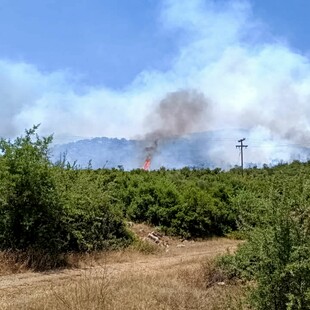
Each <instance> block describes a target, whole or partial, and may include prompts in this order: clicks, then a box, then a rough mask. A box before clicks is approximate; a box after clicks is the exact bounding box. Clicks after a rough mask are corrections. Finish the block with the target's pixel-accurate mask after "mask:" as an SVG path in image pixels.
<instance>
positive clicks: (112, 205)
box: [0, 127, 310, 310]
mask: <svg viewBox="0 0 310 310" xmlns="http://www.w3.org/2000/svg"><path fill="white" fill-rule="evenodd" d="M36 129H37V128H36V127H34V128H32V129H30V130H27V131H26V133H25V135H24V136H21V137H19V138H17V139H16V140H14V141H13V142H12V141H8V140H4V139H2V140H1V141H0V148H1V155H0V249H1V250H3V251H6V252H4V253H20V254H19V255H17V256H16V257H17V260H18V259H19V258H20V259H21V260H25V259H24V258H22V257H23V255H25V253H27V254H26V255H27V264H28V265H29V266H31V267H33V268H38V269H44V268H46V267H50V268H53V267H57V266H61V265H65V264H66V263H67V259H66V256H67V255H69V254H71V253H89V252H92V251H101V250H106V249H118V248H122V247H127V246H128V245H130V244H132V243H133V242H134V241H135V238H136V237H135V236H134V235H133V233H132V232H130V231H129V229H128V227H127V226H126V224H125V223H126V222H127V221H133V222H145V223H148V224H150V225H153V226H156V227H157V229H159V230H161V231H162V232H163V233H165V234H169V235H172V236H178V237H181V238H184V239H191V238H195V239H197V238H209V237H212V236H238V237H241V238H243V239H245V240H246V242H245V243H244V244H243V245H242V246H241V247H240V249H239V250H238V251H237V252H236V254H234V255H226V256H224V257H222V258H221V259H219V260H218V261H217V265H216V266H217V267H216V268H218V270H221V272H222V274H225V277H227V279H228V280H232V279H234V280H236V281H237V280H238V281H241V282H242V283H247V285H248V287H249V291H250V294H249V299H248V306H247V307H251V308H253V309H278V310H281V309H292V310H293V309H310V259H309V257H310V255H309V254H310V242H309V240H310V238H309V228H310V221H309V213H310V203H309V202H310V177H309V176H310V162H306V163H300V162H297V161H296V162H293V163H291V164H279V165H277V166H274V167H268V166H266V165H265V166H264V167H263V168H261V169H258V168H252V169H246V170H245V171H244V174H243V175H242V174H241V171H240V169H239V168H235V169H231V170H230V171H221V170H220V169H214V170H210V169H195V168H183V169H181V170H166V169H165V168H161V169H159V170H157V171H150V172H147V171H142V170H140V169H138V170H133V171H124V170H123V169H97V170H92V169H91V167H89V169H78V168H77V167H76V166H75V165H70V164H68V163H66V161H65V160H62V161H59V162H58V163H56V164H52V163H51V162H50V160H49V153H48V147H49V144H50V142H51V139H52V138H51V137H47V138H41V137H39V136H38V135H37V134H36ZM140 246H142V245H140ZM143 247H145V245H143ZM148 250H149V249H146V251H148ZM7 255H8V254H7ZM10 255H11V254H10ZM10 257H11V256H10ZM42 257H44V259H42ZM51 262H53V263H51ZM214 272H215V274H216V272H218V271H214ZM241 282H240V283H241ZM238 283H239V282H238ZM184 309H186V308H184Z"/></svg>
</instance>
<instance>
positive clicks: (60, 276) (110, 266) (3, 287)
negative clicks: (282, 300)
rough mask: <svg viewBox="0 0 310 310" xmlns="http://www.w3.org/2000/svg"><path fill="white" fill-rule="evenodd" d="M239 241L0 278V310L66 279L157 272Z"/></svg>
mask: <svg viewBox="0 0 310 310" xmlns="http://www.w3.org/2000/svg"><path fill="white" fill-rule="evenodd" d="M238 244H239V242H238V241H235V240H229V239H214V240H209V241H204V242H185V243H182V245H180V244H179V245H177V244H173V245H172V246H170V247H169V251H168V252H162V253H159V254H155V255H141V254H137V253H136V254H133V255H128V253H112V254H109V255H107V257H105V258H104V259H103V260H101V262H99V263H97V265H95V266H92V267H85V268H81V269H65V270H57V271H54V272H45V273H34V272H27V273H22V274H14V275H9V276H2V277H0V300H1V301H0V309H1V308H4V307H6V309H7V307H8V306H9V308H11V309H18V308H19V306H21V305H22V304H24V303H25V302H27V301H30V300H31V299H32V298H37V297H38V295H42V296H44V293H46V292H47V291H49V290H52V289H53V288H55V287H58V286H60V285H61V284H63V283H65V282H66V281H69V280H70V281H71V280H73V281H78V280H79V278H83V276H85V274H87V276H89V275H94V276H98V274H100V273H103V272H104V273H105V274H109V276H112V277H117V276H118V274H120V273H123V272H126V271H128V270H130V271H131V272H143V273H148V272H151V271H152V272H154V270H155V271H156V270H159V271H160V270H163V269H166V268H170V267H173V266H174V265H176V264H186V263H187V262H189V261H192V260H194V259H200V258H204V257H206V258H207V257H215V256H216V255H219V254H223V253H226V252H227V251H230V252H232V251H234V250H235V249H236V247H237V245H238Z"/></svg>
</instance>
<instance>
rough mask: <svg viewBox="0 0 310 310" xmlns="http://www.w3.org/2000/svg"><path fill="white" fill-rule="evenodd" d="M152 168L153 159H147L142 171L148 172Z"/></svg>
mask: <svg viewBox="0 0 310 310" xmlns="http://www.w3.org/2000/svg"><path fill="white" fill-rule="evenodd" d="M150 166H151V158H149V157H147V159H146V160H145V162H144V165H143V168H142V169H143V170H145V171H147V170H149V169H150Z"/></svg>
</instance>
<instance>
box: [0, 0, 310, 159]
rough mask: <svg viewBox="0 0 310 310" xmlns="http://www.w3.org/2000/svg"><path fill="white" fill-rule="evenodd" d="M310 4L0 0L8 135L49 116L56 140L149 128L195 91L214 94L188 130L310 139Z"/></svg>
mask: <svg viewBox="0 0 310 310" xmlns="http://www.w3.org/2000/svg"><path fill="white" fill-rule="evenodd" d="M309 13H310V1H309V0H287V1H284V0H282V1H280V0H27V1H25V0H0V136H2V137H14V136H15V135H17V134H20V133H21V132H23V130H24V129H25V128H29V127H30V126H32V125H33V124H38V123H41V127H40V130H41V133H42V134H50V133H54V134H55V137H56V139H58V140H57V141H64V140H61V139H64V137H67V138H71V137H75V136H77V137H95V136H108V137H125V138H139V137H144V136H145V135H146V134H147V133H149V132H152V131H154V130H160V128H158V125H159V124H161V121H159V122H157V123H156V122H148V120H149V119H150V114H151V115H152V113H156V112H154V111H156V108H157V107H158V105H159V103H160V102H161V101H162V100H164V98H166V97H167V96H168V98H170V97H171V95H169V94H171V93H175V92H180V93H182V92H183V93H184V92H185V93H186V91H187V90H189V91H190V92H191V91H195V92H198V93H199V94H201V98H205V99H204V100H206V101H207V102H208V105H207V106H208V109H206V110H205V111H204V112H203V113H204V114H203V115H202V117H200V121H199V122H197V123H195V126H194V127H191V131H204V130H216V129H225V130H227V129H228V130H229V129H230V128H239V129H245V130H247V131H248V132H249V136H248V139H249V140H250V139H252V146H253V143H254V141H256V142H257V143H265V142H266V141H267V142H268V141H282V143H284V144H286V145H288V144H294V145H302V146H310V140H309V139H308V136H310V104H309V102H310V86H309V85H310V63H309V55H310V53H309V52H310V31H309V26H310V19H309V18H308V17H309ZM169 96H170V97H169ZM172 110H173V109H172ZM226 132H227V131H226ZM228 132H229V131H228ZM230 138H231V139H232V141H234V140H235V139H236V138H237V137H230ZM239 138H240V137H239ZM223 141H224V139H223ZM267 142H266V143H267ZM229 143H230V146H229V147H231V144H232V143H234V142H231V141H230V142H229ZM268 143H269V142H268ZM272 145H273V144H268V147H267V146H266V147H264V151H263V153H264V154H263V155H264V156H265V157H264V158H263V160H266V158H267V159H268V156H269V155H270V154H271V153H273V154H274V152H275V149H274V148H273V147H272ZM223 147H226V146H225V145H224V146H223ZM251 149H252V150H253V151H252V152H255V149H254V146H253V147H252V148H251ZM248 152H250V150H249V151H248ZM219 154H220V155H219ZM223 154H225V152H223V149H214V156H215V157H216V156H224V155H223ZM261 155H262V151H261V152H260V156H261ZM227 156H229V154H227ZM251 156H252V158H255V156H257V154H256V153H253V154H252V155H251Z"/></svg>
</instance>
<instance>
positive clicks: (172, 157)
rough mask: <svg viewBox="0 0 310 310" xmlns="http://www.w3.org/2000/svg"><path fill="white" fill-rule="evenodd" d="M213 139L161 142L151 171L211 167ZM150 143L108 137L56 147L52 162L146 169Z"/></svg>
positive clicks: (197, 137)
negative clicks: (147, 148) (61, 161)
mask: <svg viewBox="0 0 310 310" xmlns="http://www.w3.org/2000/svg"><path fill="white" fill-rule="evenodd" d="M214 138H215V136H214V133H211V132H210V133H209V132H208V133H201V134H191V135H189V136H186V137H179V138H169V139H165V140H164V141H159V143H158V148H157V150H156V152H155V153H154V155H153V159H152V164H151V168H153V169H158V168H160V167H162V166H164V167H166V168H181V167H184V166H191V167H193V166H195V167H210V166H212V161H211V159H210V158H209V157H208V149H209V148H210V139H211V140H212V139H214ZM148 144H149V143H148V142H146V141H143V140H126V139H116V138H105V137H103V138H93V139H85V140H80V141H76V142H71V143H66V144H58V145H55V146H54V147H53V148H52V160H53V161H54V162H55V161H57V160H59V159H61V158H62V157H63V156H65V157H66V160H67V161H69V162H70V163H73V162H76V164H77V165H78V166H80V167H83V168H84V167H87V166H88V164H89V162H90V161H91V165H92V167H93V168H103V167H107V168H112V167H119V166H122V167H123V168H124V169H126V170H131V169H136V168H141V167H142V166H143V163H144V161H145V158H146V156H147V153H146V152H145V147H147V146H148Z"/></svg>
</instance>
